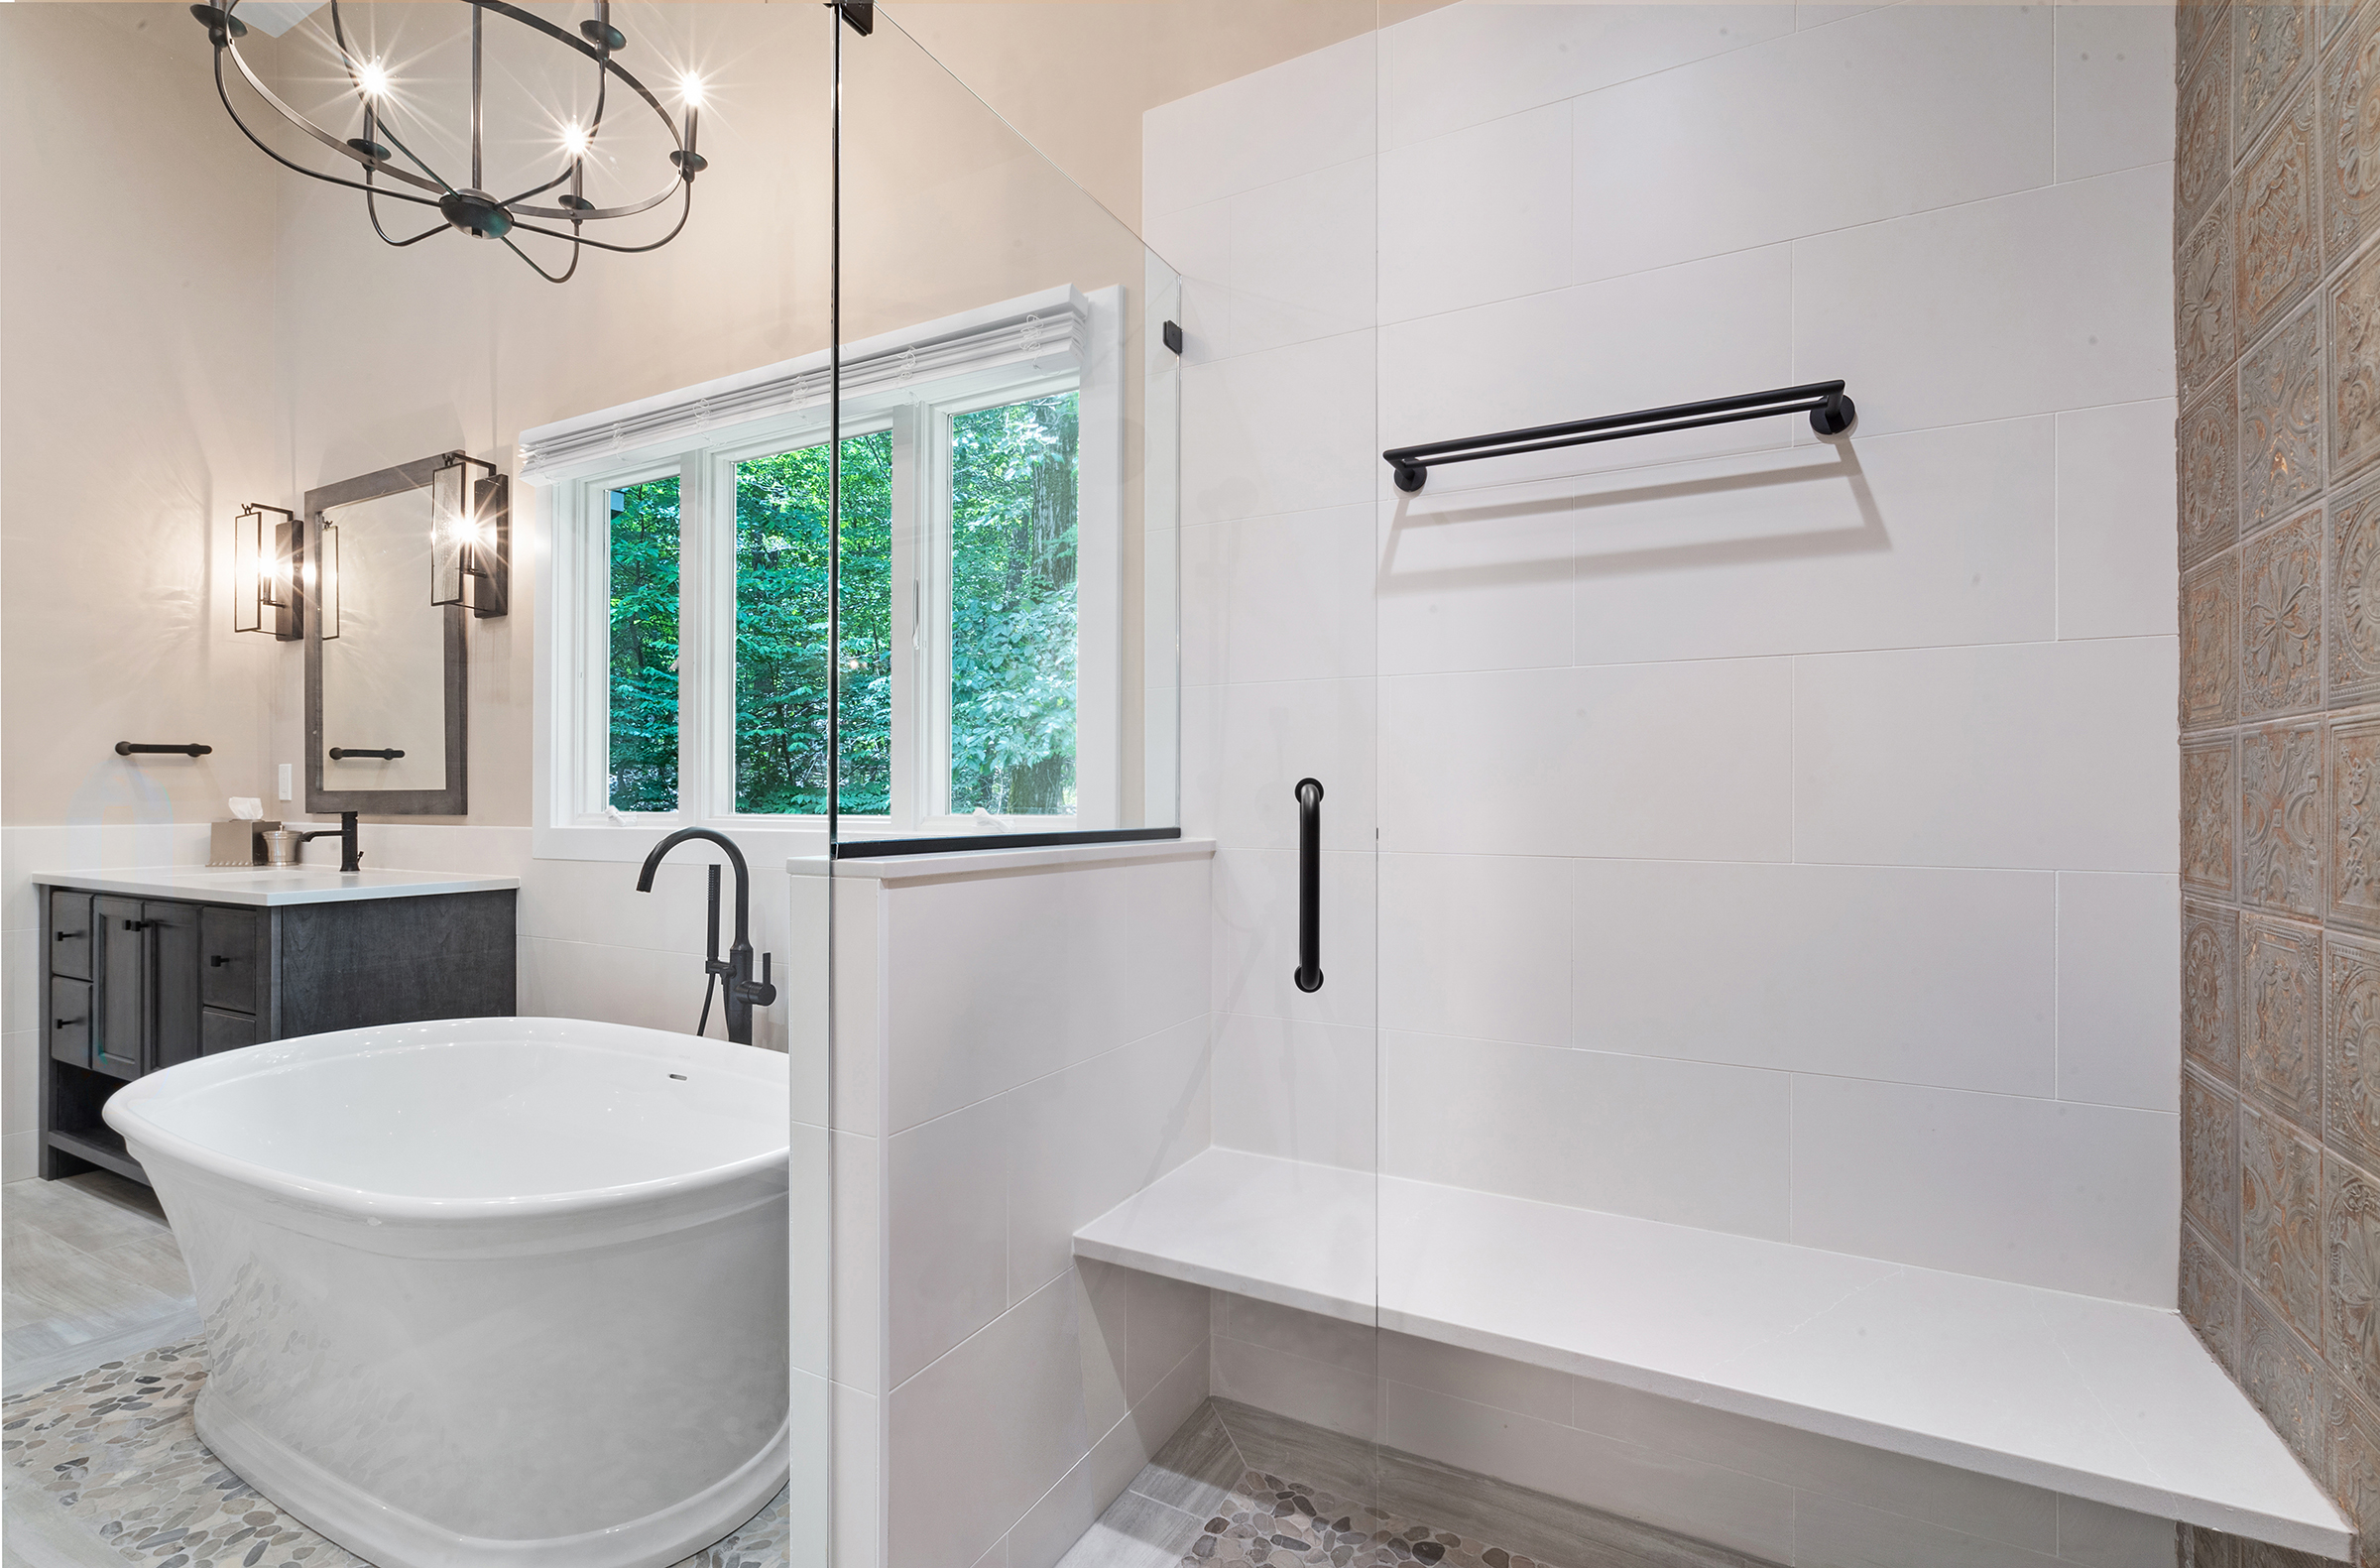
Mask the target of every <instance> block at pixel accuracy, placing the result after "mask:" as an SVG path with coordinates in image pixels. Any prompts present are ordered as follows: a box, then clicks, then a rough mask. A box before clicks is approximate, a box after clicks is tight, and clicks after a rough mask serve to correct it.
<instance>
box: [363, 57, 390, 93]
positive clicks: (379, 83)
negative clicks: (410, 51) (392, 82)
mask: <svg viewBox="0 0 2380 1568" xmlns="http://www.w3.org/2000/svg"><path fill="white" fill-rule="evenodd" d="M355 86H356V90H357V91H358V92H361V93H362V94H363V95H364V96H365V97H367V98H377V97H380V96H381V95H383V94H384V93H386V92H387V91H388V90H389V67H388V66H386V65H383V64H382V63H381V62H380V61H379V60H365V61H364V62H363V63H362V64H360V65H358V66H356V67H355Z"/></svg>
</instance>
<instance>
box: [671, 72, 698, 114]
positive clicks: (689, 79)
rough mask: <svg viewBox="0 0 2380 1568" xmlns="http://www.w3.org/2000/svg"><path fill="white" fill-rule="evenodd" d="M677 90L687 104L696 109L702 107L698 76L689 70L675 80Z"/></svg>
mask: <svg viewBox="0 0 2380 1568" xmlns="http://www.w3.org/2000/svg"><path fill="white" fill-rule="evenodd" d="M677 90H678V92H679V93H680V94H682V95H683V96H684V98H685V100H686V102H687V103H689V104H691V105H693V106H694V107H695V108H697V109H699V108H701V107H702V78H701V77H700V76H697V75H695V74H694V73H693V72H692V71H690V70H689V71H687V72H686V73H685V74H684V75H682V76H680V77H678V78H677Z"/></svg>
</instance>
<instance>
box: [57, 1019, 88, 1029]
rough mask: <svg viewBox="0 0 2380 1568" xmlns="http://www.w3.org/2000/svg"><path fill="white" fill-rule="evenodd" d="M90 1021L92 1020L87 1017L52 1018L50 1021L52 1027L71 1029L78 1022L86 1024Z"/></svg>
mask: <svg viewBox="0 0 2380 1568" xmlns="http://www.w3.org/2000/svg"><path fill="white" fill-rule="evenodd" d="M88 1022H90V1021H89V1020H87V1019H52V1020H51V1021H50V1026H51V1027H52V1028H60V1029H70V1028H72V1027H73V1026H74V1025H77V1024H86V1023H88Z"/></svg>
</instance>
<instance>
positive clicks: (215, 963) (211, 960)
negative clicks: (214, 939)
mask: <svg viewBox="0 0 2380 1568" xmlns="http://www.w3.org/2000/svg"><path fill="white" fill-rule="evenodd" d="M230 962H231V960H230V959H228V958H226V957H224V956H223V955H222V954H221V953H210V954H209V955H208V956H207V960H206V967H207V968H209V969H220V968H222V967H223V966H224V965H225V964H228V963H230Z"/></svg>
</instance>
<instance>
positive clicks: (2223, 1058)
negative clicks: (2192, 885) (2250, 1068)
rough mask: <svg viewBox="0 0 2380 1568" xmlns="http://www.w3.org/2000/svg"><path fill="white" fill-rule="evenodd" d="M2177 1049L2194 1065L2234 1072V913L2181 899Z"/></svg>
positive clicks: (2236, 986) (2236, 1053) (2236, 955)
mask: <svg viewBox="0 0 2380 1568" xmlns="http://www.w3.org/2000/svg"><path fill="white" fill-rule="evenodd" d="M2182 1049H2183V1051H2184V1052H2185V1053H2187V1054H2188V1055H2189V1056H2190V1057H2191V1058H2192V1059H2194V1060H2196V1061H2197V1062H2198V1063H2199V1065H2200V1066H2201V1067H2203V1068H2205V1069H2206V1070H2208V1071H2209V1072H2212V1073H2215V1074H2216V1075H2218V1076H2220V1077H2223V1078H2226V1079H2235V1078H2237V1077H2238V1076H2239V914H2238V912H2237V911H2236V910H2233V909H2229V908H2226V907H2224V906H2223V905H2219V904H2201V903H2199V902H2198V901H2197V900H2195V899H2185V900H2184V901H2183V903H2182Z"/></svg>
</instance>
